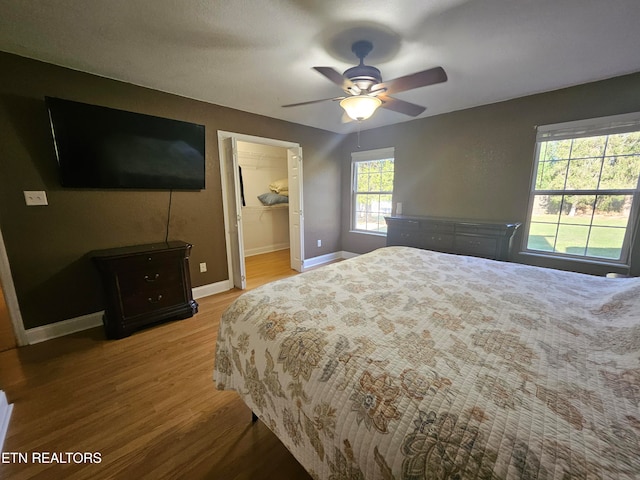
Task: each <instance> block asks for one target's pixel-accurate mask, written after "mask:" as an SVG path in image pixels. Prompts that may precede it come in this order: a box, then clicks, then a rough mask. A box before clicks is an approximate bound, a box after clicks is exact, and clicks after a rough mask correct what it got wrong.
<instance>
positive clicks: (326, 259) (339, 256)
mask: <svg viewBox="0 0 640 480" xmlns="http://www.w3.org/2000/svg"><path fill="white" fill-rule="evenodd" d="M357 256H358V254H357V253H351V252H345V251H340V252H333V253H327V254H326V255H320V256H318V257H313V258H307V259H305V261H304V270H306V269H307V268H312V267H318V266H320V265H324V264H325V263H331V262H334V261H336V260H345V259H347V258H353V257H357Z"/></svg>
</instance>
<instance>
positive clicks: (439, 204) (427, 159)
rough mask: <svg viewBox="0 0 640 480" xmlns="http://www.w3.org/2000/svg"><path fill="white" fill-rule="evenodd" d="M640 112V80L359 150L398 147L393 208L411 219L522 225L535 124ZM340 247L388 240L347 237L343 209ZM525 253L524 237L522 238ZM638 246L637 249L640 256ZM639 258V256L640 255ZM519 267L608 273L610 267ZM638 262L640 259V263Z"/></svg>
mask: <svg viewBox="0 0 640 480" xmlns="http://www.w3.org/2000/svg"><path fill="white" fill-rule="evenodd" d="M639 110H640V74H633V75H626V76H623V77H618V78H614V79H609V80H606V81H601V82H595V83H590V84H586V85H581V86H576V87H571V88H567V89H562V90H557V91H554V92H549V93H543V94H538V95H532V96H528V97H524V98H520V99H515V100H510V101H506V102H501V103H496V104H492V105H487V106H482V107H477V108H472V109H468V110H463V111H458V112H453V113H450V114H446V115H439V116H435V117H429V118H425V119H420V120H416V121H412V122H407V123H402V124H398V125H395V126H392V127H386V128H378V129H373V130H368V131H364V132H362V133H361V135H360V148H361V149H362V150H370V149H374V148H381V147H390V146H393V147H395V148H396V167H395V168H396V170H395V171H396V178H395V186H394V190H395V191H394V203H395V202H398V201H400V202H403V213H405V214H407V215H434V216H452V217H462V218H474V219H491V220H506V221H519V222H524V221H525V219H526V216H527V208H528V198H529V197H528V195H529V186H530V181H531V180H530V179H531V171H532V163H533V155H534V146H535V133H536V132H535V127H536V125H544V124H552V123H559V122H566V121H571V120H579V119H584V118H594V117H601V116H607V115H615V114H621V113H629V112H634V111H639ZM356 142H357V137H356V136H355V135H352V136H351V137H350V138H349V140H348V141H347V142H345V144H344V151H343V154H342V155H343V196H344V198H345V199H348V198H349V187H350V185H349V181H350V168H351V166H350V155H351V151H355V150H357V145H358V144H357V143H356ZM342 229H343V235H342V248H343V250H346V251H352V252H357V253H362V252H365V251H369V250H372V249H374V248H379V247H381V246H383V245H384V244H385V241H386V239H385V238H384V237H372V236H367V235H362V234H356V233H350V232H349V202H348V201H345V202H344V204H343V210H342ZM516 240H517V241H518V244H517V245H516V249H519V248H520V236H518V238H517V239H516ZM639 250H640V247H638V248H636V252H637V253H640V252H638V251H639ZM636 256H638V255H636ZM515 260H516V261H519V262H522V263H534V264H540V265H546V266H553V267H556V268H563V269H572V270H577V271H584V272H587V273H594V274H602V273H604V272H606V271H615V270H612V269H611V267H602V268H599V267H593V266H589V265H584V264H578V263H576V262H570V263H568V262H558V261H555V262H548V261H543V260H540V259H539V258H532V257H530V256H527V257H525V256H522V255H516V257H515ZM638 263H640V258H639V259H638V261H636V262H635V265H636V266H640V265H638Z"/></svg>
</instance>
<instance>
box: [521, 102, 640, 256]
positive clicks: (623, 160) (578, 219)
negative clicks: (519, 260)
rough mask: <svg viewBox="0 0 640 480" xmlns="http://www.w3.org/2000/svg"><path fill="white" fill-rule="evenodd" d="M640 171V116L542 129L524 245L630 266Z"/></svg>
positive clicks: (529, 248)
mask: <svg viewBox="0 0 640 480" xmlns="http://www.w3.org/2000/svg"><path fill="white" fill-rule="evenodd" d="M639 176H640V114H631V115H619V116H615V117H606V118H600V119H593V120H586V121H581V122H570V123H566V124H557V125H548V126H544V127H539V128H538V132H537V143H536V158H535V169H534V175H533V185H532V189H531V196H530V200H529V218H528V229H527V231H526V235H525V239H524V240H525V250H526V251H528V252H534V253H541V254H547V255H554V256H560V257H564V258H575V259H585V260H589V261H604V262H613V263H623V264H624V263H627V262H628V259H629V250H630V246H631V244H632V240H633V239H632V236H633V232H634V231H635V230H636V228H637V220H636V218H637V215H638V209H639V207H640V205H639V201H640V195H639V192H640V190H639V186H638V179H639Z"/></svg>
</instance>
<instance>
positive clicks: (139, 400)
mask: <svg viewBox="0 0 640 480" xmlns="http://www.w3.org/2000/svg"><path fill="white" fill-rule="evenodd" d="M288 255H289V253H288V250H286V251H281V252H275V253H274V254H266V255H259V256H255V257H249V258H247V261H246V265H247V278H248V285H249V288H255V287H256V286H258V285H261V284H263V283H265V282H268V281H271V280H273V279H276V278H284V277H286V276H290V275H294V274H296V272H295V271H293V270H291V269H289V257H288ZM240 293H241V292H240V291H239V290H232V291H230V292H225V293H222V294H218V295H212V296H210V297H206V298H201V299H198V303H199V313H198V314H197V315H195V316H194V317H193V318H190V319H186V320H180V321H175V322H169V323H165V324H163V325H159V326H157V327H153V328H150V329H147V330H143V331H140V332H138V333H135V334H133V335H132V336H130V337H128V338H124V339H121V340H105V338H104V335H103V332H102V329H101V328H96V329H91V330H86V331H84V332H80V333H77V334H73V335H68V336H66V337H62V338H57V339H54V340H49V341H47V342H43V343H40V344H36V345H31V346H28V347H23V348H19V349H13V350H9V351H5V352H0V389H2V390H4V391H5V392H6V394H7V397H8V399H9V402H10V403H13V404H14V410H13V415H12V418H11V423H10V425H9V431H8V435H7V438H6V441H5V445H4V453H3V454H2V457H1V458H0V478H2V479H10V480H19V479H47V480H55V479H85V478H87V479H88V478H91V479H102V478H105V479H106V478H109V479H174V478H175V479H182V478H188V479H209V478H211V479H221V480H227V479H236V480H243V479H254V480H260V479H287V480H296V479H301V480H309V479H310V478H311V477H310V476H309V475H308V474H307V473H306V472H305V471H304V469H303V468H302V467H301V466H300V465H299V464H298V463H297V461H296V460H295V459H294V458H293V456H292V455H291V454H290V453H289V452H288V451H287V450H286V449H285V448H284V446H283V445H282V444H281V443H280V441H279V440H278V439H277V438H276V437H275V436H274V435H273V434H272V433H271V431H270V430H269V429H268V428H267V427H265V425H264V424H263V423H262V422H257V423H255V424H252V423H251V412H250V411H249V409H248V408H247V407H246V406H245V404H244V403H243V402H242V400H240V398H239V397H238V395H237V394H236V393H235V392H220V391H218V390H216V388H215V385H214V383H213V377H212V375H213V361H214V350H215V341H216V335H217V328H218V322H219V319H220V315H221V314H222V312H223V311H224V309H225V308H226V307H227V305H229V303H230V302H231V301H233V300H234V299H235V298H237V297H238V296H239V295H240ZM11 452H15V453H17V454H24V455H26V456H27V461H26V463H21V462H20V460H21V459H20V458H19V457H18V456H14V457H13V461H11V460H12V458H11V456H12V453H11ZM43 452H61V453H63V454H64V455H66V452H81V453H82V452H87V453H89V454H95V455H94V456H93V457H92V458H93V459H94V460H95V459H96V457H99V460H100V463H93V464H92V463H79V464H76V463H74V462H73V458H72V459H71V462H70V463H38V462H36V461H34V458H33V455H34V454H35V455H37V454H40V453H43ZM78 458H79V457H78ZM63 459H64V458H63Z"/></svg>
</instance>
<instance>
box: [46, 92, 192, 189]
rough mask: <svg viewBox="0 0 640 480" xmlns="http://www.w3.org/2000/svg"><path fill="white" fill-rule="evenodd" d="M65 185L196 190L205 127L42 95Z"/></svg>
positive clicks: (61, 176)
mask: <svg viewBox="0 0 640 480" xmlns="http://www.w3.org/2000/svg"><path fill="white" fill-rule="evenodd" d="M45 103H46V105H47V109H48V111H49V120H50V122H51V130H52V132H53V141H54V146H55V151H56V156H57V159H58V165H59V167H60V168H59V170H60V181H61V183H62V186H63V187H71V188H133V189H165V190H166V189H177V190H200V189H203V188H204V186H205V185H204V176H205V156H204V144H205V129H204V125H198V124H195V123H189V122H183V121H179V120H171V119H168V118H160V117H155V116H152V115H144V114H140V113H133V112H126V111H123V110H116V109H114V108H107V107H100V106H97V105H89V104H86V103H80V102H74V101H71V100H63V99H61V98H53V97H45Z"/></svg>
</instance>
